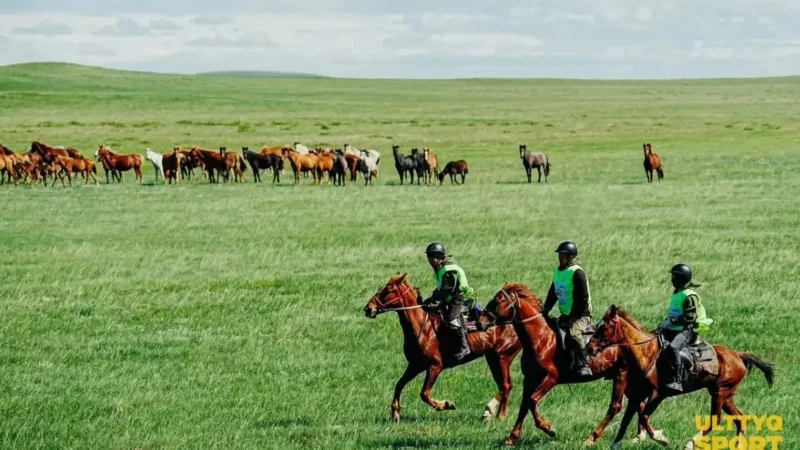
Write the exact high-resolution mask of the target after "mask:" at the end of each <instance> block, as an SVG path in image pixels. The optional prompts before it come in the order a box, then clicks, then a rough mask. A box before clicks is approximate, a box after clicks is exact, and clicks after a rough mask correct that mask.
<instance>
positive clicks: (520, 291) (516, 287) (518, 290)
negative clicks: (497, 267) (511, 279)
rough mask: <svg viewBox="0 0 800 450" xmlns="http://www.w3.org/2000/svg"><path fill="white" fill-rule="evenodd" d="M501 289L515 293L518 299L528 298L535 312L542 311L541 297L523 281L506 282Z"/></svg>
mask: <svg viewBox="0 0 800 450" xmlns="http://www.w3.org/2000/svg"><path fill="white" fill-rule="evenodd" d="M503 290H504V291H506V292H508V293H511V292H513V293H515V294H517V296H518V297H519V298H520V299H524V300H529V301H530V302H531V304H532V305H533V306H534V309H535V310H536V312H541V311H542V299H540V298H539V296H537V295H536V294H534V293H533V291H531V289H530V288H529V287H528V286H527V285H526V284H524V283H506V284H505V285H504V286H503Z"/></svg>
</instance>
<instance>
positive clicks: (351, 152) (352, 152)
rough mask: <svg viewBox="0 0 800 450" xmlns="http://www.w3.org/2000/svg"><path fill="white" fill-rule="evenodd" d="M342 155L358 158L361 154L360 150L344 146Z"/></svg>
mask: <svg viewBox="0 0 800 450" xmlns="http://www.w3.org/2000/svg"><path fill="white" fill-rule="evenodd" d="M344 154H345V155H354V156H359V155H360V154H361V150H359V149H357V148H355V147H353V146H352V145H350V144H344Z"/></svg>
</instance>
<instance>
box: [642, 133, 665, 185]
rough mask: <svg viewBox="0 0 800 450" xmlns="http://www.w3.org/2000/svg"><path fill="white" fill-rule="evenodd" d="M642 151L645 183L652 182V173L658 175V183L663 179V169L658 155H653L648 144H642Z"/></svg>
mask: <svg viewBox="0 0 800 450" xmlns="http://www.w3.org/2000/svg"><path fill="white" fill-rule="evenodd" d="M642 150H643V151H644V174H645V176H646V177H647V182H648V183H652V182H653V171H654V170H655V171H656V172H657V173H658V181H659V183H660V182H661V180H663V179H664V169H663V168H662V167H661V157H660V156H658V153H653V147H652V146H651V145H650V144H649V143H648V144H642Z"/></svg>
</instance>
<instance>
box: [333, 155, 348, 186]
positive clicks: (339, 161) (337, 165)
mask: <svg viewBox="0 0 800 450" xmlns="http://www.w3.org/2000/svg"><path fill="white" fill-rule="evenodd" d="M345 156H346V155H345V154H344V153H342V149H340V148H337V149H336V151H335V152H334V155H333V167H332V168H331V172H330V176H332V177H333V185H334V186H336V185H340V186H344V185H345V182H344V179H345V177H346V175H347V169H348V166H347V159H346V158H345Z"/></svg>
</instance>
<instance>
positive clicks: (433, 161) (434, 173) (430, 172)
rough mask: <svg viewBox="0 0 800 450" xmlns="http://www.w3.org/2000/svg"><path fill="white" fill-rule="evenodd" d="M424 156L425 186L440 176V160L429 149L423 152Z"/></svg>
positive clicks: (426, 148)
mask: <svg viewBox="0 0 800 450" xmlns="http://www.w3.org/2000/svg"><path fill="white" fill-rule="evenodd" d="M422 155H423V157H424V162H425V165H424V166H423V168H424V169H425V172H426V173H425V184H430V183H431V181H432V180H435V179H436V178H437V177H438V176H439V158H438V157H437V156H436V153H433V152H432V151H431V149H430V148H428V147H425V149H424V150H422Z"/></svg>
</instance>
